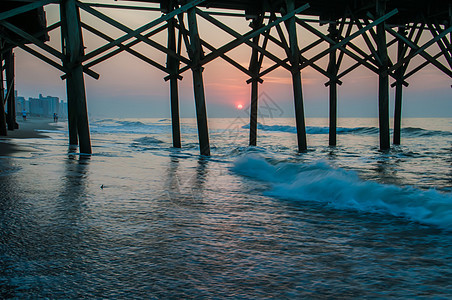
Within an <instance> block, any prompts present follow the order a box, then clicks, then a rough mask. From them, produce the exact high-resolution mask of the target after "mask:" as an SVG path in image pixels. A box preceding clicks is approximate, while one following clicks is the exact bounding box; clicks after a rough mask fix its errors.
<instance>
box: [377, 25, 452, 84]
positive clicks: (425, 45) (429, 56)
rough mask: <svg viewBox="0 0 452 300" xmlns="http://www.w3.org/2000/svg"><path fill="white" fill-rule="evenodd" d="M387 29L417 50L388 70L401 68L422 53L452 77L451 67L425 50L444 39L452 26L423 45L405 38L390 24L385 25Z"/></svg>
mask: <svg viewBox="0 0 452 300" xmlns="http://www.w3.org/2000/svg"><path fill="white" fill-rule="evenodd" d="M385 28H386V31H387V32H388V33H390V34H391V35H393V36H394V37H396V38H398V39H400V40H402V41H403V42H404V43H406V44H407V45H408V46H409V47H410V48H412V49H413V50H415V51H414V52H412V53H410V54H409V55H408V56H406V57H405V58H404V59H402V60H401V61H399V62H397V63H396V64H395V65H393V66H392V67H390V68H389V69H388V72H391V71H393V70H396V69H397V68H399V67H400V66H401V65H403V64H404V63H406V62H408V61H410V60H411V59H412V58H413V57H415V56H416V55H418V54H419V55H421V56H422V57H423V58H425V59H426V60H428V61H429V62H430V63H431V64H433V65H434V66H436V67H437V68H438V69H440V70H441V71H443V72H444V73H446V74H447V75H448V76H449V77H452V71H450V70H449V69H447V68H446V67H445V66H444V65H443V64H441V63H440V62H438V61H437V60H435V59H434V58H433V57H432V56H431V55H430V54H428V53H427V52H425V50H426V49H427V48H429V47H430V46H431V45H433V44H434V43H436V42H437V41H438V40H440V39H442V38H443V37H445V36H446V35H447V34H448V33H450V32H452V26H451V27H449V28H447V29H445V30H443V32H441V33H440V34H438V35H437V36H436V37H434V38H433V39H431V40H430V41H428V42H427V43H425V44H424V45H423V46H422V47H419V46H417V45H415V44H413V43H412V42H411V41H409V40H408V39H407V38H405V37H404V36H403V35H400V34H399V33H397V32H396V31H395V30H394V29H392V28H391V27H390V26H385Z"/></svg>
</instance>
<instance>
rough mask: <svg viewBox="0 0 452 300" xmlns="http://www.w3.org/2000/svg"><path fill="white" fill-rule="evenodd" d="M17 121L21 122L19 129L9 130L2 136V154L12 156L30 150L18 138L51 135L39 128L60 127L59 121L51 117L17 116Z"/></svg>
mask: <svg viewBox="0 0 452 300" xmlns="http://www.w3.org/2000/svg"><path fill="white" fill-rule="evenodd" d="M16 121H17V123H18V124H19V129H15V130H13V131H10V130H8V135H7V136H0V156H11V155H12V154H14V153H16V152H26V151H28V149H27V148H25V147H23V146H21V145H20V143H19V141H18V140H21V139H33V138H47V137H49V136H48V135H46V134H45V133H42V132H38V131H37V130H55V129H58V128H60V126H58V125H57V124H58V123H53V120H52V119H50V118H40V117H32V118H28V119H27V120H26V121H24V120H22V118H19V117H17V120H16ZM52 124H56V125H52Z"/></svg>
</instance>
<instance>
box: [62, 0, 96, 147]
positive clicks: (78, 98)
mask: <svg viewBox="0 0 452 300" xmlns="http://www.w3.org/2000/svg"><path fill="white" fill-rule="evenodd" d="M60 10H61V23H62V27H63V30H62V31H61V32H62V44H63V51H64V55H65V59H64V61H63V64H64V66H65V67H66V68H67V69H68V72H67V74H66V75H67V77H66V89H67V100H68V119H69V144H70V146H73V145H77V136H78V141H79V143H80V153H84V154H91V153H92V150H91V139H90V133H89V124H88V111H87V107H86V93H85V81H84V78H83V66H82V63H81V58H82V56H83V53H84V46H83V38H82V32H81V24H80V15H79V11H78V7H77V6H76V0H62V1H61V4H60Z"/></svg>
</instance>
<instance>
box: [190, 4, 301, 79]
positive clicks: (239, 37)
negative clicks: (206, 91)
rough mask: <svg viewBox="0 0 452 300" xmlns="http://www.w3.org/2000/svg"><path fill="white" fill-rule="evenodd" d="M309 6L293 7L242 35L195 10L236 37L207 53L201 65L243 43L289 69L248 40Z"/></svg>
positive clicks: (288, 67)
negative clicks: (213, 51)
mask: <svg viewBox="0 0 452 300" xmlns="http://www.w3.org/2000/svg"><path fill="white" fill-rule="evenodd" d="M308 8H309V4H306V5H303V6H301V7H299V8H297V9H295V10H294V11H293V12H291V13H289V14H287V15H284V16H283V17H280V18H279V19H277V20H275V21H273V22H270V23H269V24H267V25H266V26H263V27H261V28H259V29H258V30H252V31H251V32H248V33H247V34H245V35H242V34H240V33H238V32H236V31H235V30H233V29H231V28H229V27H228V26H226V25H224V24H223V23H221V22H219V21H218V20H216V19H215V18H212V17H211V16H209V14H207V13H205V12H203V11H201V10H199V9H198V10H197V11H198V14H199V15H200V16H202V17H203V18H205V19H206V20H208V21H209V22H211V23H213V24H215V25H217V26H218V27H220V28H221V29H223V30H225V31H226V32H228V33H229V34H231V35H232V36H234V37H236V39H235V40H234V41H232V42H230V43H228V44H226V45H224V46H223V47H221V48H220V49H218V51H217V52H216V53H211V54H209V55H207V56H206V57H205V58H204V59H203V61H202V63H203V65H204V64H206V63H208V62H210V61H212V60H214V59H215V58H217V57H218V56H220V55H221V54H224V53H226V52H228V51H230V50H232V49H234V48H236V47H237V46H239V45H241V44H243V43H245V44H247V45H249V46H251V47H252V48H255V49H257V50H258V51H259V52H261V53H264V54H265V55H266V56H267V57H268V58H270V59H271V60H273V61H275V62H277V63H281V64H282V65H283V66H284V67H285V68H287V69H288V70H289V69H290V66H288V65H286V64H284V63H283V62H282V61H281V60H280V59H279V58H278V57H276V56H275V55H273V54H271V53H270V52H268V51H266V50H264V49H262V48H261V47H259V46H257V45H255V44H253V42H252V41H250V39H252V38H253V37H255V36H258V35H260V34H262V33H264V32H265V31H267V30H268V29H270V28H272V27H274V26H276V25H278V24H280V23H281V22H284V21H287V20H288V19H290V18H291V17H293V16H295V14H298V13H301V12H302V11H304V10H306V9H308Z"/></svg>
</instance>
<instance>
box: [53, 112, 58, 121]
mask: <svg viewBox="0 0 452 300" xmlns="http://www.w3.org/2000/svg"><path fill="white" fill-rule="evenodd" d="M53 122H58V114H57V113H53Z"/></svg>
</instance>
